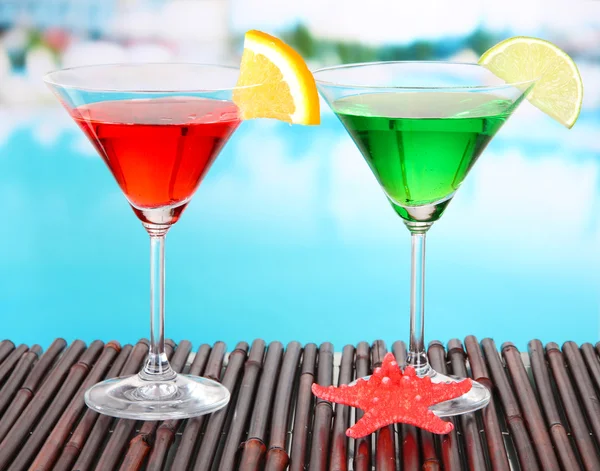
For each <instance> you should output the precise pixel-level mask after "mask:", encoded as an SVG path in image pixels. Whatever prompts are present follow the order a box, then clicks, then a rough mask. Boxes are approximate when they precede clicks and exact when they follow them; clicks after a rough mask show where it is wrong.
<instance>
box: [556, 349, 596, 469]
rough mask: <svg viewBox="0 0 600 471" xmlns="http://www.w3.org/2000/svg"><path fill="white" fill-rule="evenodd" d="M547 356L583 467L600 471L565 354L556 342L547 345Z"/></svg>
mask: <svg viewBox="0 0 600 471" xmlns="http://www.w3.org/2000/svg"><path fill="white" fill-rule="evenodd" d="M546 354H547V356H548V360H549V362H550V367H551V369H552V373H553V375H554V380H555V381H556V386H557V388H558V391H559V393H560V399H561V402H562V405H563V408H564V410H565V413H566V415H567V420H568V421H569V427H570V429H571V434H572V435H573V437H574V438H575V442H576V444H577V448H578V450H579V455H580V457H581V460H582V461H583V465H584V467H585V469H586V470H588V471H592V470H598V469H600V456H599V455H598V451H597V449H596V447H595V445H594V442H593V440H592V437H591V436H590V433H589V430H588V426H587V423H586V419H585V416H584V414H583V410H582V408H581V406H580V403H579V398H578V397H577V394H576V393H575V388H574V386H573V384H572V383H571V379H570V378H569V375H568V373H567V369H566V365H565V360H564V358H563V354H562V352H561V351H560V349H559V347H558V345H557V344H556V343H554V342H550V343H548V344H547V345H546Z"/></svg>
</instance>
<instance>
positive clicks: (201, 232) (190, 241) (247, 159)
mask: <svg viewBox="0 0 600 471" xmlns="http://www.w3.org/2000/svg"><path fill="white" fill-rule="evenodd" d="M599 127H600V120H598V118H594V117H593V116H592V115H584V116H582V118H581V120H580V122H579V123H578V124H577V125H576V127H575V128H574V129H573V130H571V131H567V130H565V129H563V128H561V127H560V126H559V125H557V124H554V123H553V122H552V121H551V120H550V119H548V118H546V117H545V116H543V115H541V113H539V112H535V111H532V110H530V109H529V108H527V106H525V107H524V108H523V109H522V110H519V112H518V113H517V115H516V116H515V117H513V118H512V121H511V122H509V123H508V124H507V125H506V126H505V128H504V129H502V130H501V131H500V133H499V134H498V136H497V137H496V138H495V140H494V141H493V142H492V143H491V145H490V146H489V147H488V149H487V151H486V152H485V153H484V155H483V156H482V158H481V160H480V161H479V163H478V165H477V166H476V167H475V169H474V170H473V172H472V174H471V175H470V176H469V178H467V181H466V182H465V184H464V185H463V187H462V188H461V190H460V191H459V193H458V195H457V196H456V198H455V199H454V201H453V202H452V203H451V205H450V207H449V208H448V210H447V212H446V214H445V215H444V217H443V218H442V220H441V221H440V222H438V223H436V225H435V226H434V227H433V229H432V230H431V231H430V233H429V238H428V240H429V244H428V261H427V299H426V330H425V335H426V340H432V339H434V338H439V339H442V340H448V339H450V338H452V337H459V338H463V337H464V336H465V335H467V334H475V335H476V336H478V337H480V338H483V337H493V338H494V339H495V340H496V341H497V343H498V345H499V344H500V343H501V342H503V341H506V340H511V341H513V342H515V343H516V344H517V346H518V347H520V348H524V347H525V343H526V341H528V340H529V339H531V338H534V337H539V338H541V340H543V341H544V342H547V341H555V342H559V343H560V342H562V341H565V340H574V341H576V342H583V341H597V340H598V339H599V322H598V319H599V312H598V306H599V304H598V294H597V293H598V285H599V284H598V281H599V273H600V268H599V266H600V264H599V261H600V225H599V220H598V214H600V210H599V207H598V206H599V203H600V185H599V184H598V182H599V178H600V175H599V162H600V159H598V156H599V155H600V143H599V141H598V139H597V135H598V128H599ZM80 134H81V133H80V132H79V131H78V130H77V129H76V127H75V125H74V124H73V123H72V122H70V120H69V118H68V116H67V115H66V113H65V112H64V111H63V110H61V109H59V108H58V107H52V108H43V109H40V108H36V109H30V110H24V109H18V110H9V109H3V110H0V195H1V196H2V199H1V201H3V202H4V205H3V220H4V222H5V227H4V230H3V231H2V233H1V235H0V241H1V242H2V244H1V247H2V255H1V256H0V313H1V316H2V320H3V328H2V333H1V335H2V337H4V338H10V339H12V340H13V341H15V342H24V343H27V344H33V343H39V344H41V345H42V346H44V347H45V346H47V345H48V344H49V343H50V342H51V340H52V339H54V338H55V337H58V336H62V337H65V338H66V339H67V340H72V339H75V338H81V339H83V340H85V341H90V340H92V339H96V338H100V339H103V340H110V339H118V340H119V341H121V342H135V341H136V340H137V339H139V338H140V337H143V336H146V335H147V333H148V332H147V329H148V326H147V323H148V322H147V321H148V298H149V293H148V284H149V283H148V268H149V267H148V240H147V236H146V234H145V232H144V230H143V228H142V227H141V225H140V224H139V222H138V221H137V219H136V218H135V217H134V215H133V213H132V212H131V209H130V208H129V207H128V205H127V204H126V202H125V200H124V198H123V196H122V195H121V193H120V191H119V189H118V187H117V186H116V184H115V183H114V182H113V180H112V177H111V176H110V175H109V173H108V171H107V170H106V168H105V167H104V164H103V163H102V161H101V160H100V159H99V157H97V156H96V155H95V153H94V151H93V150H92V147H91V145H90V144H89V143H87V141H85V140H84V138H83V136H81V135H80ZM507 181H509V182H510V185H506V183H505V182H507ZM167 253H168V255H167V300H166V303H167V306H166V308H167V336H169V337H171V338H173V339H175V340H180V339H183V338H187V339H190V340H191V341H192V342H193V343H194V344H195V345H198V344H200V343H202V342H214V341H216V340H224V341H225V342H227V343H228V345H230V346H231V345H233V343H234V342H236V341H237V340H240V339H244V340H250V339H253V338H256V337H262V338H264V339H266V340H273V339H278V340H281V341H284V342H285V341H289V340H299V341H300V342H309V341H313V342H317V343H318V342H321V341H324V340H328V341H332V342H333V343H334V345H335V347H336V349H337V350H340V349H341V348H342V346H343V345H344V344H345V343H356V342H357V341H359V340H367V341H372V340H374V339H376V338H383V339H384V340H386V341H388V342H392V341H393V340H396V339H404V340H407V339H408V294H409V293H408V288H409V255H410V237H409V235H408V232H407V231H406V229H404V227H403V224H402V223H401V221H400V219H399V218H398V217H397V216H395V215H394V213H393V212H392V210H391V208H390V207H389V205H388V204H387V203H386V201H385V199H384V197H383V195H382V194H381V192H380V190H379V188H378V186H377V184H376V182H375V180H374V177H373V176H372V174H371V173H370V172H369V171H368V169H367V166H366V164H365V163H364V161H363V159H362V158H361V156H360V155H359V153H358V151H357V150H356V149H355V147H354V145H353V143H352V142H351V141H350V139H349V138H348V137H347V135H346V134H345V132H344V131H343V129H342V127H341V125H340V124H339V123H338V122H337V121H336V119H335V118H334V117H333V116H332V115H331V114H326V115H325V116H324V122H323V125H322V126H320V127H316V128H305V127H291V126H288V125H286V124H283V123H274V122H266V121H262V122H248V123H244V124H243V125H242V127H241V129H240V130H239V131H238V132H237V134H236V135H235V136H234V137H233V138H232V140H231V141H230V142H229V144H228V145H227V147H226V148H225V150H224V151H223V152H222V154H221V156H220V157H219V159H218V160H217V162H216V163H215V164H214V166H213V168H212V170H211V171H210V173H209V175H208V176H207V178H206V179H205V181H204V182H203V184H202V185H201V187H200V189H199V190H198V192H197V194H196V197H195V199H194V200H193V201H192V203H191V204H190V206H189V208H188V209H187V210H186V212H185V214H184V216H183V217H182V219H181V221H180V222H179V223H178V224H177V225H176V226H175V227H174V228H173V229H172V230H171V232H170V233H169V235H168V243H167Z"/></svg>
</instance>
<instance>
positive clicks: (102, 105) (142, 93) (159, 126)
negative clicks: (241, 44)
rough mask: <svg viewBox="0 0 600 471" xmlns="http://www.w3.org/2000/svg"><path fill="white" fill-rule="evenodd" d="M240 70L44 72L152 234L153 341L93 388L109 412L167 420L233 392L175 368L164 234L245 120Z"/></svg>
mask: <svg viewBox="0 0 600 471" xmlns="http://www.w3.org/2000/svg"><path fill="white" fill-rule="evenodd" d="M238 75H239V70H238V69H235V68H229V67H221V66H214V65H199V64H135V65H134V64H123V65H101V66H89V67H78V68H73V69H65V70H60V71H57V72H53V73H50V74H48V75H46V76H45V78H44V79H45V81H46V83H47V84H48V86H49V87H50V89H51V90H52V91H53V92H54V94H55V95H56V96H57V97H58V99H59V100H60V102H61V103H62V105H63V106H64V107H65V108H66V110H67V111H68V112H69V114H70V115H71V117H72V118H73V120H75V122H76V123H77V125H78V126H79V128H80V129H81V130H82V131H83V133H84V134H85V135H86V136H87V137H88V139H89V140H90V141H91V143H92V144H93V145H94V147H95V148H96V150H97V151H98V153H99V154H100V156H101V157H102V159H103V160H104V162H105V163H106V165H107V166H108V169H109V170H110V172H111V173H112V175H113V176H114V178H115V180H116V182H117V183H118V185H119V187H120V188H121V190H122V191H123V194H124V195H125V197H126V199H127V201H128V202H129V204H130V205H131V208H132V209H133V212H134V213H135V215H136V216H137V217H138V218H139V220H140V221H141V223H142V225H143V227H144V228H145V229H146V231H147V232H148V234H149V236H150V279H151V284H150V298H151V303H150V321H151V322H150V348H149V353H148V357H147V359H146V362H145V365H144V367H143V369H142V370H141V371H140V372H139V374H137V375H133V376H129V377H123V378H117V379H111V380H108V381H104V382H101V383H99V384H96V385H95V386H93V387H92V388H90V389H89V390H88V391H86V393H85V401H86V403H87V405H88V406H89V407H90V408H92V409H94V410H96V411H98V412H100V413H103V414H107V415H111V416H115V417H123V418H129V419H142V420H165V419H178V418H186V417H194V416H198V415H202V414H208V413H210V412H214V411H216V410H218V409H220V408H222V407H224V406H225V405H226V404H227V403H228V402H229V391H228V390H227V389H226V388H225V387H223V386H222V385H220V384H219V383H217V382H215V381H211V380H209V379H206V378H201V377H196V376H190V375H181V374H176V373H175V372H174V371H173V369H172V368H171V366H170V365H169V362H168V360H167V356H166V354H165V337H164V316H165V314H164V300H165V296H164V293H165V284H164V282H165V275H164V268H165V265H164V257H165V236H166V234H167V232H168V231H169V229H170V228H171V226H172V225H173V224H175V223H176V222H177V220H178V219H179V218H180V216H181V214H182V213H183V211H184V210H185V208H186V206H187V205H188V203H189V202H190V199H191V198H192V195H193V194H194V192H195V191H196V189H197V188H198V185H199V184H200V182H201V180H202V178H203V177H204V175H205V174H206V172H207V171H208V170H209V168H210V166H211V164H212V163H213V161H214V160H215V158H216V157H217V155H218V154H219V152H220V150H221V149H222V148H223V146H224V145H225V143H226V142H227V140H228V139H229V137H230V136H231V135H232V133H233V132H234V131H235V129H236V128H237V127H238V125H239V123H240V120H239V118H238V110H237V107H236V106H235V105H234V104H233V102H232V101H231V99H232V93H233V90H234V89H235V84H236V81H237V78H238Z"/></svg>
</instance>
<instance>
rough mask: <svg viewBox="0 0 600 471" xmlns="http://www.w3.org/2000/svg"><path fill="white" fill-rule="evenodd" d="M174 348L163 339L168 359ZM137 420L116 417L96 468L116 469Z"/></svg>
mask: <svg viewBox="0 0 600 471" xmlns="http://www.w3.org/2000/svg"><path fill="white" fill-rule="evenodd" d="M174 349H175V343H174V342H173V341H172V340H169V339H168V340H165V353H166V355H167V358H168V359H169V360H170V359H171V356H172V355H173V351H174ZM137 422H138V421H137V420H133V419H117V420H116V422H115V425H114V429H113V432H112V433H111V435H110V438H109V439H108V442H107V443H106V446H105V447H104V450H103V451H102V454H101V455H100V459H99V461H98V464H97V465H96V469H102V470H104V469H106V470H109V469H111V470H113V469H118V466H119V463H120V462H121V460H122V459H123V458H124V456H123V454H124V452H125V449H126V447H127V444H128V441H129V437H131V435H132V433H133V431H134V429H135V426H136V424H137Z"/></svg>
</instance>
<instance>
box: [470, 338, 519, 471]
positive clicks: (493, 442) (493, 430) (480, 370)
mask: <svg viewBox="0 0 600 471" xmlns="http://www.w3.org/2000/svg"><path fill="white" fill-rule="evenodd" d="M465 347H466V350H467V357H468V358H469V364H470V366H471V373H472V376H473V378H474V379H475V380H476V381H478V382H479V383H481V384H483V385H484V386H485V387H486V388H488V389H489V390H490V392H491V393H492V395H494V393H495V391H494V387H493V383H492V381H491V379H490V374H489V372H488V369H487V366H486V364H485V360H484V359H483V353H482V352H481V347H480V345H479V342H478V341H477V339H476V338H475V337H474V336H473V335H468V336H467V337H466V338H465ZM481 415H482V418H483V425H484V430H485V439H486V443H487V448H488V456H489V459H490V463H491V465H492V470H493V471H510V464H509V461H508V455H507V453H506V447H505V446H504V438H503V436H502V429H501V427H500V420H499V418H498V411H497V410H496V404H495V400H494V398H493V397H492V400H491V401H490V403H489V404H488V406H487V407H486V408H485V409H483V411H482V412H481Z"/></svg>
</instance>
